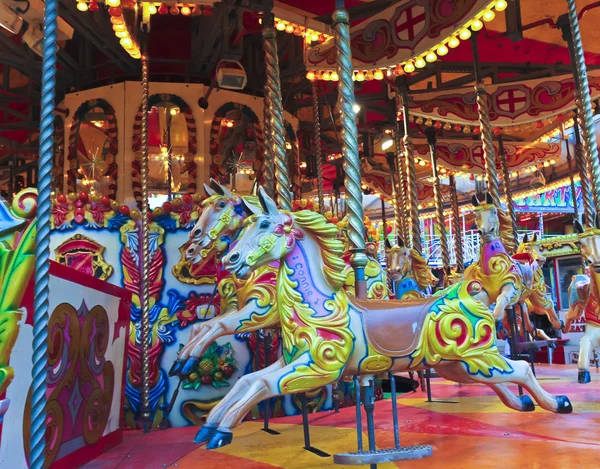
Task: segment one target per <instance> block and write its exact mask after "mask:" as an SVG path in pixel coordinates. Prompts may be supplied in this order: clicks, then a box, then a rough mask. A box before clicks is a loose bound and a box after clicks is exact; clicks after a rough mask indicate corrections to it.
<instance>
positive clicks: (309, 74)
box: [306, 70, 315, 81]
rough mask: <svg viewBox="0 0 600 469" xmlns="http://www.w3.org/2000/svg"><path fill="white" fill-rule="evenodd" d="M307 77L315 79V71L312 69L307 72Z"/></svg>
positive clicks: (311, 79)
mask: <svg viewBox="0 0 600 469" xmlns="http://www.w3.org/2000/svg"><path fill="white" fill-rule="evenodd" d="M306 78H308V79H309V80H310V81H313V80H314V79H315V72H313V71H312V70H311V71H309V72H308V73H307V74H306Z"/></svg>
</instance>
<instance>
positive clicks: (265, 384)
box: [206, 353, 341, 449]
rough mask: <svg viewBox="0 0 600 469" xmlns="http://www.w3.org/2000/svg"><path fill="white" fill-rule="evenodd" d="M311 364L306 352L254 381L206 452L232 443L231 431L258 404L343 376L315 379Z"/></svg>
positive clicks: (337, 373) (336, 373) (332, 374)
mask: <svg viewBox="0 0 600 469" xmlns="http://www.w3.org/2000/svg"><path fill="white" fill-rule="evenodd" d="M311 363H312V359H311V357H310V355H309V354H308V353H305V354H303V355H301V356H300V357H299V358H298V359H296V360H295V361H294V362H292V363H290V364H288V365H286V366H284V367H279V368H278V369H276V370H273V371H271V372H270V373H264V374H261V376H259V377H257V378H252V379H251V380H250V385H249V386H248V387H247V389H246V392H245V393H244V395H243V396H242V397H241V398H240V399H239V400H238V401H237V402H236V403H235V404H234V405H233V406H232V407H230V408H229V409H227V411H226V412H225V413H224V415H223V417H222V418H221V419H220V422H219V427H218V429H217V431H216V432H215V433H214V435H213V436H212V438H211V439H210V441H209V442H208V445H207V446H206V447H207V449H215V448H220V447H221V446H225V445H228V444H229V443H231V440H232V435H231V430H232V429H233V428H234V427H236V426H237V425H239V424H240V423H241V421H242V420H243V418H244V416H245V415H246V414H247V413H248V412H250V410H251V409H252V407H254V406H255V405H256V404H258V403H259V402H261V401H264V400H265V399H270V398H271V397H274V396H279V395H281V394H295V393H302V392H306V391H310V390H312V389H314V388H316V387H321V386H326V385H327V384H330V383H333V382H334V381H335V380H336V379H338V378H339V376H340V372H341V370H334V371H331V372H329V373H328V374H327V375H325V376H323V375H319V376H318V377H317V376H313V375H312V373H311V369H310V364H311ZM250 376H252V375H250ZM311 378H312V379H311ZM282 386H283V389H282Z"/></svg>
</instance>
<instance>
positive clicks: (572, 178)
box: [563, 134, 579, 220]
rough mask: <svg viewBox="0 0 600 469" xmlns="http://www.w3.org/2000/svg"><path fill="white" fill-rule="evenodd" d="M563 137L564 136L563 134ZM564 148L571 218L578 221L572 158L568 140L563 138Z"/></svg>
mask: <svg viewBox="0 0 600 469" xmlns="http://www.w3.org/2000/svg"><path fill="white" fill-rule="evenodd" d="M563 137H564V134H563ZM564 140H565V146H566V147H567V167H568V168H569V182H570V183H571V200H572V201H573V216H574V217H575V219H576V220H579V206H578V205H577V192H576V188H575V173H574V171H573V157H572V156H571V149H570V148H569V139H568V138H565V139H564Z"/></svg>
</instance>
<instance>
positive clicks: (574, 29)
mask: <svg viewBox="0 0 600 469" xmlns="http://www.w3.org/2000/svg"><path fill="white" fill-rule="evenodd" d="M567 6H568V10H569V11H568V16H569V26H570V28H571V40H572V45H573V56H574V58H575V63H574V65H575V71H576V72H575V74H576V75H577V80H576V82H575V83H576V86H577V85H578V86H577V88H578V90H577V91H578V93H576V98H579V99H576V100H575V102H576V104H577V110H578V113H577V116H578V119H579V123H580V126H581V136H582V137H583V149H584V152H585V157H586V160H587V164H588V170H590V176H591V178H592V180H593V184H592V199H593V201H594V209H595V210H596V212H597V213H598V212H600V164H599V162H598V143H597V142H596V131H595V126H594V119H593V112H592V98H591V96H590V85H589V82H588V76H587V69H586V66H585V57H584V51H583V44H582V42H581V30H580V29H579V18H578V16H577V6H576V5H575V0H567ZM590 222H591V220H590V219H588V223H590Z"/></svg>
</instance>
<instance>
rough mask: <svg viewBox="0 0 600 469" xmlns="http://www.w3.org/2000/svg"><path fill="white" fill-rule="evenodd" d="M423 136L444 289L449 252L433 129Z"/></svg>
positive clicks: (448, 270) (446, 279) (448, 269)
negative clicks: (430, 177)
mask: <svg viewBox="0 0 600 469" xmlns="http://www.w3.org/2000/svg"><path fill="white" fill-rule="evenodd" d="M425 136H426V137H427V143H428V144H429V152H430V155H431V172H432V176H433V198H434V200H435V215H436V221H437V225H438V229H439V230H440V247H441V249H442V268H443V270H444V287H446V286H448V281H449V280H450V252H449V250H448V237H447V235H446V218H445V217H444V199H443V197H442V187H441V184H440V175H439V172H438V167H437V157H436V138H435V129H434V128H433V127H427V129H425Z"/></svg>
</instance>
